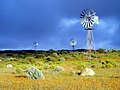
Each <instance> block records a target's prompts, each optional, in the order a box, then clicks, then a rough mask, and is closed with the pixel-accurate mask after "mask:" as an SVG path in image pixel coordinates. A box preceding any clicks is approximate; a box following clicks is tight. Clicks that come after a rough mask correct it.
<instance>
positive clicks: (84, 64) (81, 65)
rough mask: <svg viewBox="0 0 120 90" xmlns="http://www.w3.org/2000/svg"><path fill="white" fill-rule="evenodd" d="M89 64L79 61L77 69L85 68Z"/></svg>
mask: <svg viewBox="0 0 120 90" xmlns="http://www.w3.org/2000/svg"><path fill="white" fill-rule="evenodd" d="M86 67H87V65H86V63H85V62H79V63H78V65H77V69H83V68H86Z"/></svg>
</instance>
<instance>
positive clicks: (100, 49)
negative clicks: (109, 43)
mask: <svg viewBox="0 0 120 90" xmlns="http://www.w3.org/2000/svg"><path fill="white" fill-rule="evenodd" d="M97 51H98V52H99V53H105V49H103V48H99V49H98V50H97Z"/></svg>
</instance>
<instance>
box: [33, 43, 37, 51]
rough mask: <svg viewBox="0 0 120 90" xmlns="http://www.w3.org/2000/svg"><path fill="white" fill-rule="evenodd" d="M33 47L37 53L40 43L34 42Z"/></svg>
mask: <svg viewBox="0 0 120 90" xmlns="http://www.w3.org/2000/svg"><path fill="white" fill-rule="evenodd" d="M33 46H34V50H35V51H36V49H37V46H38V42H33Z"/></svg>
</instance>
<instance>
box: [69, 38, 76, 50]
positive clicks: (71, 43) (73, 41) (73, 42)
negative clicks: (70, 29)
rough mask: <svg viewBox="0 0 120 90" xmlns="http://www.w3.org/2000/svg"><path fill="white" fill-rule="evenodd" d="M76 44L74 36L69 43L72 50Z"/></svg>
mask: <svg viewBox="0 0 120 90" xmlns="http://www.w3.org/2000/svg"><path fill="white" fill-rule="evenodd" d="M76 44H77V40H76V39H74V38H72V39H70V45H71V46H72V48H73V51H74V50H75V45H76Z"/></svg>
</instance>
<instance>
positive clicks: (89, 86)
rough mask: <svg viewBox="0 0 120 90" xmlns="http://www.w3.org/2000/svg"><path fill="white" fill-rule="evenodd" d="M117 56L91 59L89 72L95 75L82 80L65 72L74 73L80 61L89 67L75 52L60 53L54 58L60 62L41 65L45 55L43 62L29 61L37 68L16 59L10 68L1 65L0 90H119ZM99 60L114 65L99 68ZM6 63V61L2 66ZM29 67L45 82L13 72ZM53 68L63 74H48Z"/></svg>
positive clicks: (118, 59) (118, 63) (119, 66)
mask: <svg viewBox="0 0 120 90" xmlns="http://www.w3.org/2000/svg"><path fill="white" fill-rule="evenodd" d="M119 55H120V54H119V53H118V52H117V53H108V54H103V53H97V54H96V56H97V59H96V58H93V60H92V65H94V68H92V69H93V70H94V71H95V73H96V75H95V76H85V77H83V76H81V75H77V74H73V75H71V74H70V72H69V70H70V68H72V69H73V70H74V71H75V72H76V71H77V70H81V69H82V68H84V67H82V68H81V67H78V65H79V63H80V62H82V63H85V64H86V66H87V67H90V66H91V63H90V62H89V61H88V60H84V54H79V53H78V52H74V53H69V54H61V55H59V56H57V57H55V59H59V58H60V57H65V59H66V60H65V61H63V62H61V61H60V62H59V61H54V62H51V61H50V62H46V61H45V62H44V60H45V58H46V57H47V56H46V57H45V58H43V59H41V58H40V59H39V58H37V59H34V58H33V59H34V60H35V62H40V63H39V64H40V65H38V64H35V62H33V63H21V62H20V61H19V60H16V61H9V63H13V65H14V67H13V68H6V67H5V66H3V67H1V68H0V90H120V56H119ZM41 60H42V61H41ZM99 60H114V61H115V62H116V63H117V66H115V67H102V64H101V63H98V62H99ZM94 61H95V62H94ZM18 62H19V64H18ZM41 62H42V63H41ZM6 63H7V62H5V63H3V64H6ZM17 64H18V65H17ZM30 64H32V65H34V66H36V67H38V68H39V69H42V70H43V73H44V76H45V80H41V79H36V80H32V79H29V78H27V77H26V76H25V75H24V74H18V73H16V68H17V67H19V68H21V67H25V66H26V67H27V66H29V65H30ZM57 65H59V66H62V67H64V68H65V71H64V72H54V71H52V68H53V67H54V66H57ZM80 65H81V63H80ZM46 66H47V67H46ZM86 66H85V67H86Z"/></svg>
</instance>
